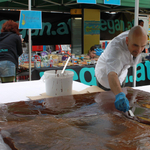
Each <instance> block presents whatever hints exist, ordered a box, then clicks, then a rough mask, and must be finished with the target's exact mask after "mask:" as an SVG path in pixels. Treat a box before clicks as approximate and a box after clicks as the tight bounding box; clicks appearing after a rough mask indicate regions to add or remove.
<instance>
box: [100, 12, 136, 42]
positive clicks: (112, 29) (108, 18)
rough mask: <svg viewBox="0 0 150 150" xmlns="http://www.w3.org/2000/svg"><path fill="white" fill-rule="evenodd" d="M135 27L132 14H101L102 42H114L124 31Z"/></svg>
mask: <svg viewBox="0 0 150 150" xmlns="http://www.w3.org/2000/svg"><path fill="white" fill-rule="evenodd" d="M133 26H134V15H133V14H130V13H121V12H120V13H115V14H109V13H103V12H102V13H101V19H100V40H112V39H113V38H114V37H115V36H117V35H119V34H120V33H122V32H123V31H126V30H129V29H131V28H132V27H133Z"/></svg>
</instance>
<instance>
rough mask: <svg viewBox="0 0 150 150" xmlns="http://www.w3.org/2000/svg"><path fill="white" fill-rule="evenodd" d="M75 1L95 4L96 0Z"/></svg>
mask: <svg viewBox="0 0 150 150" xmlns="http://www.w3.org/2000/svg"><path fill="white" fill-rule="evenodd" d="M77 3H86V4H96V0H77Z"/></svg>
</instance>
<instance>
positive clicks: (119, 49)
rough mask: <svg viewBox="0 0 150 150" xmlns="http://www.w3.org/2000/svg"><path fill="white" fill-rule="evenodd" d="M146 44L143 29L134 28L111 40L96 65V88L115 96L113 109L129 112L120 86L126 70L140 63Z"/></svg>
mask: <svg viewBox="0 0 150 150" xmlns="http://www.w3.org/2000/svg"><path fill="white" fill-rule="evenodd" d="M146 43H147V33H146V31H145V29H144V28H143V27H141V26H135V27H133V28H131V30H130V31H125V32H123V33H121V34H120V35H118V36H117V37H115V38H114V39H112V41H111V42H110V43H109V44H108V45H107V47H106V49H105V50H104V52H103V53H102V55H101V56H100V57H99V59H98V62H97V64H96V67H95V75H96V78H97V81H98V86H99V87H101V88H102V89H104V90H106V91H107V90H111V91H112V92H113V93H114V94H115V96H116V100H115V107H116V109H118V110H120V111H124V112H126V111H128V110H129V101H128V99H127V98H126V95H125V94H124V93H123V91H122V88H121V86H123V84H124V83H125V79H126V75H127V71H128V68H129V67H130V66H133V65H135V64H138V63H140V62H141V60H142V59H141V55H140V54H141V52H142V51H143V49H144V47H145V45H146Z"/></svg>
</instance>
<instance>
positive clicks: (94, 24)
mask: <svg viewBox="0 0 150 150" xmlns="http://www.w3.org/2000/svg"><path fill="white" fill-rule="evenodd" d="M84 34H86V35H87V34H88V35H92V34H100V21H84Z"/></svg>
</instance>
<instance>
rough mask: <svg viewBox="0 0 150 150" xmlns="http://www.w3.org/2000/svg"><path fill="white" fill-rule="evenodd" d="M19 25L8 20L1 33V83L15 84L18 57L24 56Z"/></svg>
mask: <svg viewBox="0 0 150 150" xmlns="http://www.w3.org/2000/svg"><path fill="white" fill-rule="evenodd" d="M19 35H20V33H19V29H18V23H16V22H14V21H13V20H8V21H6V22H5V23H4V24H3V25H2V29H1V33H0V77H1V82H2V83H6V82H13V81H14V77H15V75H16V67H18V57H19V56H20V55H21V54H22V52H23V51H22V42H21V38H20V37H19Z"/></svg>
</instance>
